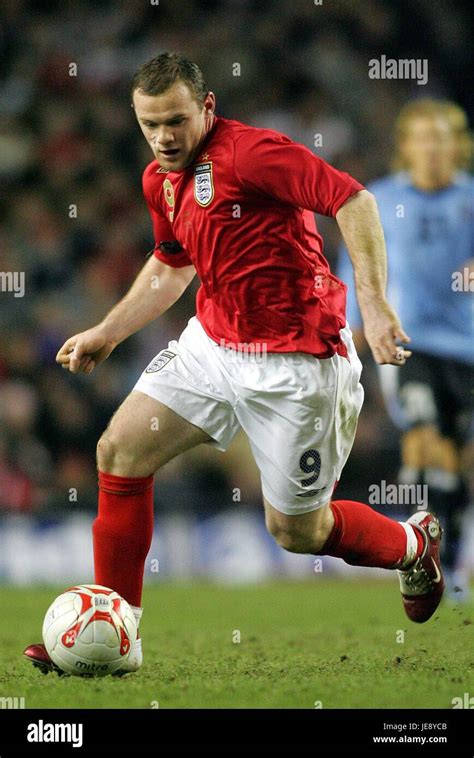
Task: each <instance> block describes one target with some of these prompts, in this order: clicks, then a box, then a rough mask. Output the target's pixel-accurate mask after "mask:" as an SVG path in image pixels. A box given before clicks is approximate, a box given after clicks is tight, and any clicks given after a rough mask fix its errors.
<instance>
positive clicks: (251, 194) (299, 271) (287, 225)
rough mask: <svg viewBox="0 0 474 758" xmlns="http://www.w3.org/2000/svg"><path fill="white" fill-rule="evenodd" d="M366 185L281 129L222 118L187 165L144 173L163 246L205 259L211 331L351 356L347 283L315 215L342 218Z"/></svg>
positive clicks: (269, 345)
mask: <svg viewBox="0 0 474 758" xmlns="http://www.w3.org/2000/svg"><path fill="white" fill-rule="evenodd" d="M363 189H364V187H363V186H362V185H361V184H359V182H357V181H356V180H355V179H353V178H352V177H351V176H349V175H348V174H346V173H343V172H341V171H337V170H336V169H335V168H333V167H332V166H330V165H328V164H327V163H326V162H325V161H323V160H322V159H321V158H318V157H317V156H316V155H314V153H312V152H311V151H310V150H308V149H307V148H306V147H304V146H303V145H299V144H297V143H295V142H293V141H292V140H290V139H289V138H288V137H286V136H284V135H283V134H280V133H279V132H275V131H273V130H271V129H257V128H255V127H251V126H247V125H246V124H242V123H240V122H239V121H233V120H230V119H226V118H221V117H216V118H215V120H214V123H213V125H212V128H211V130H210V131H209V132H208V134H207V135H206V138H205V140H204V142H203V144H202V146H201V149H200V152H199V154H198V155H197V157H196V159H195V161H194V162H193V163H192V164H190V165H189V166H188V167H187V168H186V169H183V170H181V171H175V172H173V171H167V170H166V169H162V168H160V166H159V164H158V162H157V161H156V160H154V161H153V162H152V163H150V164H149V165H148V166H147V168H146V169H145V172H144V174H143V191H144V195H145V199H146V201H147V204H148V207H149V210H150V213H151V216H152V220H153V227H154V236H155V242H156V246H155V251H154V254H155V255H156V257H157V258H159V260H161V261H164V262H165V263H167V264H169V265H170V266H176V267H180V266H187V265H190V264H193V265H194V266H195V268H196V271H197V274H198V276H199V279H200V280H201V287H200V288H199V291H198V293H197V298H196V310H197V317H198V319H199V321H200V322H201V324H202V326H203V328H204V329H205V331H206V333H207V334H208V335H209V337H211V339H213V340H215V342H217V343H219V344H223V345H227V344H228V343H232V344H231V345H229V346H230V347H232V346H235V345H237V346H239V343H240V345H242V344H244V345H245V344H249V343H252V344H255V343H258V344H259V345H260V348H262V346H265V349H266V350H267V351H268V352H295V351H301V352H304V353H310V354H313V355H315V356H317V357H319V358H327V357H330V356H331V355H334V353H335V352H337V353H341V354H343V355H345V354H346V351H345V347H344V343H343V342H342V340H341V338H340V334H339V330H340V329H341V328H342V327H343V326H344V325H345V322H346V318H345V302H346V286H345V284H343V282H341V281H340V280H339V279H338V278H337V277H336V276H335V275H334V274H332V273H331V271H330V268H329V265H328V263H327V261H326V259H325V258H324V255H323V241H322V238H321V236H320V235H319V233H318V230H317V228H316V223H315V219H314V213H315V212H316V213H322V214H323V215H325V216H335V214H336V213H337V211H338V210H339V208H340V207H341V205H342V204H343V203H344V202H345V201H346V200H347V199H348V198H349V197H350V196H351V195H353V194H354V193H356V192H359V191H360V190H363ZM163 243H164V244H163ZM166 243H171V244H166ZM178 243H179V244H178ZM239 349H245V348H240V346H239Z"/></svg>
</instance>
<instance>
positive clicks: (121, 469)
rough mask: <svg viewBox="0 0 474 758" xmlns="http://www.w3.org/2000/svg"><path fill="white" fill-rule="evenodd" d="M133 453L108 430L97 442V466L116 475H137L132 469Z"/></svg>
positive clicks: (100, 469) (133, 462)
mask: <svg viewBox="0 0 474 758" xmlns="http://www.w3.org/2000/svg"><path fill="white" fill-rule="evenodd" d="M134 464H135V455H134V453H133V452H132V451H129V450H128V449H127V446H126V445H125V444H124V443H123V442H121V441H120V440H119V439H118V438H117V437H116V436H115V435H114V434H113V433H111V432H110V431H109V430H107V431H106V432H104V434H103V435H102V437H101V438H100V440H99V442H98V443H97V468H98V469H99V471H107V472H109V473H112V474H117V475H118V476H137V475H138V474H137V473H136V472H135V470H134Z"/></svg>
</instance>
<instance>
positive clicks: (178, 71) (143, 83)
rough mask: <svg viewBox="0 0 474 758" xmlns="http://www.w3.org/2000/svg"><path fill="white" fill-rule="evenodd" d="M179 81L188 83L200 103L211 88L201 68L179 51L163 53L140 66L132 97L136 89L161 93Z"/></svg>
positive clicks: (149, 92) (135, 77)
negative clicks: (207, 84) (208, 86)
mask: <svg viewBox="0 0 474 758" xmlns="http://www.w3.org/2000/svg"><path fill="white" fill-rule="evenodd" d="M177 81H182V82H184V83H185V84H187V85H188V87H189V89H190V90H191V92H192V93H193V95H194V97H195V99H196V101H197V102H198V103H199V104H200V105H202V104H203V103H204V99H205V97H206V95H207V93H208V91H209V90H208V89H207V86H206V82H205V81H204V76H203V73H202V71H201V69H200V68H199V66H198V65H197V64H196V63H193V61H190V60H189V58H184V57H183V56H182V55H179V54H178V53H161V54H160V55H157V56H155V57H154V58H151V60H149V61H147V62H146V63H144V64H143V66H140V68H139V69H138V71H137V72H136V74H135V76H134V77H133V80H132V98H133V93H134V92H135V90H136V89H141V90H142V92H144V94H145V95H161V94H162V93H163V92H166V90H167V89H169V87H171V85H172V84H174V83H175V82H177Z"/></svg>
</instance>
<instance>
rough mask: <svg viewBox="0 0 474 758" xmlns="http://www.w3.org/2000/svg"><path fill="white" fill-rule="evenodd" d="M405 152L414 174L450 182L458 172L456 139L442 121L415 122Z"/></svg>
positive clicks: (406, 159) (421, 118) (412, 124)
mask: <svg viewBox="0 0 474 758" xmlns="http://www.w3.org/2000/svg"><path fill="white" fill-rule="evenodd" d="M401 148H402V153H403V155H404V157H405V161H406V164H407V166H408V169H409V171H411V172H412V173H415V174H417V175H424V176H427V177H433V179H435V178H436V177H439V178H440V180H441V179H442V180H446V179H448V180H449V179H450V178H451V177H452V175H453V174H454V172H455V170H456V139H455V136H454V134H453V131H452V129H451V127H450V125H449V123H448V122H447V121H446V120H445V119H444V118H442V117H439V118H434V117H433V118H432V117H426V116H420V117H416V118H413V119H412V121H411V122H410V123H409V124H408V127H407V133H406V136H405V139H404V141H403V143H402V145H401Z"/></svg>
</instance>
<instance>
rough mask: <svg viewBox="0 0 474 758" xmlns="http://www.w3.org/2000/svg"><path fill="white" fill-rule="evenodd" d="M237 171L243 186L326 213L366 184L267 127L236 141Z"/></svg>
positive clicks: (241, 136) (251, 131) (292, 203)
mask: <svg viewBox="0 0 474 758" xmlns="http://www.w3.org/2000/svg"><path fill="white" fill-rule="evenodd" d="M234 160H235V166H234V169H235V173H236V175H237V178H238V179H239V180H240V182H241V184H242V186H243V188H244V189H245V188H247V189H251V190H253V191H255V192H257V193H258V194H263V195H267V196H268V195H270V196H271V197H274V198H275V199H277V200H280V201H281V202H283V203H287V204H288V205H294V206H295V207H301V208H306V209H307V210H312V211H314V212H315V213H320V214H322V215H323V216H335V215H336V213H337V212H338V210H339V208H340V207H341V206H342V205H343V204H344V203H345V202H346V200H348V199H349V198H350V197H351V196H352V195H354V194H355V193H356V192H360V191H361V190H363V189H365V187H364V186H363V185H362V184H360V183H359V182H358V181H356V179H353V177H352V176H350V175H349V174H346V173H345V172H344V171H338V170H337V169H335V168H334V167H333V166H330V165H329V163H326V161H324V160H323V159H322V158H319V157H318V156H317V155H315V154H314V153H312V152H311V150H308V148H307V147H305V146H304V145H300V144H298V143H297V142H293V141H292V140H290V138H289V137H286V136H285V135H284V134H280V133H278V132H273V131H271V130H267V129H249V130H248V131H246V132H244V133H243V134H242V135H240V136H239V137H238V138H237V140H236V142H235V157H234Z"/></svg>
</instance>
